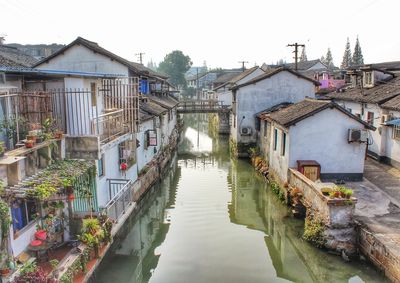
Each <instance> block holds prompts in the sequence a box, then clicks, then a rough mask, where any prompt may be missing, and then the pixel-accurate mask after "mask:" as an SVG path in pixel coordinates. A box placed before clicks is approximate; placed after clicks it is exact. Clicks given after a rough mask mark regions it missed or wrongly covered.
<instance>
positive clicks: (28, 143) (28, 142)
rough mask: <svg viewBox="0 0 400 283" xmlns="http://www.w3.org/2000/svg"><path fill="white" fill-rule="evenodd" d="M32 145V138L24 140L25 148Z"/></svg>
mask: <svg viewBox="0 0 400 283" xmlns="http://www.w3.org/2000/svg"><path fill="white" fill-rule="evenodd" d="M33 145H34V142H33V141H32V140H28V141H26V142H25V147H26V148H32V147H33Z"/></svg>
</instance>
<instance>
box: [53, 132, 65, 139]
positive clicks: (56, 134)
mask: <svg viewBox="0 0 400 283" xmlns="http://www.w3.org/2000/svg"><path fill="white" fill-rule="evenodd" d="M62 137H63V132H62V131H57V132H55V133H54V138H55V139H58V140H60V139H62Z"/></svg>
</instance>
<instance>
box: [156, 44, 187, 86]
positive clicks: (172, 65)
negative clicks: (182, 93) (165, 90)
mask: <svg viewBox="0 0 400 283" xmlns="http://www.w3.org/2000/svg"><path fill="white" fill-rule="evenodd" d="M192 64H193V63H192V61H191V60H190V57H189V56H187V55H184V54H183V53H182V51H180V50H175V51H172V52H171V53H169V54H167V55H166V56H165V57H164V61H162V62H161V63H160V65H159V66H158V71H160V72H162V73H165V74H167V75H168V76H169V82H170V83H171V84H173V85H174V86H183V87H186V80H185V73H186V72H187V71H188V70H189V69H190V66H192Z"/></svg>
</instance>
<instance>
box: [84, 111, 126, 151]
mask: <svg viewBox="0 0 400 283" xmlns="http://www.w3.org/2000/svg"><path fill="white" fill-rule="evenodd" d="M107 112H108V111H107ZM128 132H129V128H128V127H127V126H126V125H125V123H124V110H123V109H118V110H114V109H113V110H109V112H108V113H105V114H101V115H99V116H98V117H95V118H92V133H93V134H94V135H99V136H100V143H102V144H105V143H108V142H110V141H112V140H113V139H115V138H116V137H118V136H121V135H123V134H126V133H128Z"/></svg>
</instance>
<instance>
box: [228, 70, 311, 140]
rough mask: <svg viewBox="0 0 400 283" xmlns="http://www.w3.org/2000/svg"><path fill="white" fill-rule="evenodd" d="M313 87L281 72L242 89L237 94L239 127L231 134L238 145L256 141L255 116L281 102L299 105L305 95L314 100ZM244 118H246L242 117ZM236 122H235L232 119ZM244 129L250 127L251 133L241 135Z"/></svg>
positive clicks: (236, 104)
mask: <svg viewBox="0 0 400 283" xmlns="http://www.w3.org/2000/svg"><path fill="white" fill-rule="evenodd" d="M314 90H315V89H314V84H313V83H312V82H310V81H307V80H305V79H302V78H298V77H297V76H295V75H293V74H292V73H290V72H287V71H282V72H280V73H278V74H276V75H274V76H272V77H270V78H267V79H265V80H262V81H260V82H257V83H255V84H252V85H248V86H244V87H242V88H239V89H238V90H237V93H236V103H235V105H233V107H236V109H235V110H236V117H235V116H234V115H233V116H232V119H236V128H235V127H234V123H232V127H231V135H232V137H233V138H234V139H236V140H237V142H241V143H253V142H256V141H257V139H256V137H257V133H256V130H255V117H254V115H255V114H256V113H258V112H260V111H262V110H265V109H267V108H270V107H272V106H274V105H276V104H279V103H282V102H293V103H296V102H300V101H301V100H303V99H304V98H305V97H306V96H308V97H312V98H314V97H315V91H314ZM243 117H244V118H243ZM232 121H233V120H232ZM242 127H250V128H251V130H252V134H251V135H249V136H241V135H240V134H239V130H240V129H241V128H242Z"/></svg>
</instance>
